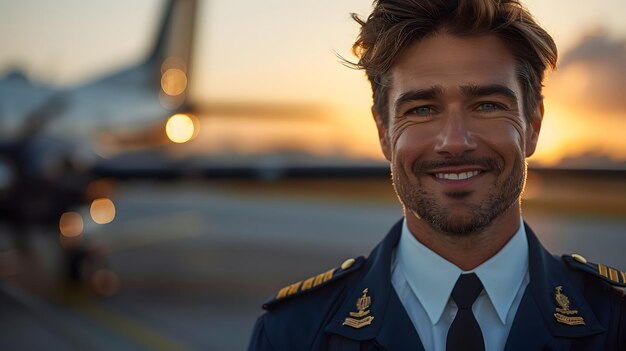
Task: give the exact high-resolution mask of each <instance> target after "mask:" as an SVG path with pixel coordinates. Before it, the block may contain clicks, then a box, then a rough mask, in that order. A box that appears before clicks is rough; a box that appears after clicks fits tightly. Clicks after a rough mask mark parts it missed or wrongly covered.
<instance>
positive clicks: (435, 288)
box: [395, 219, 528, 324]
mask: <svg viewBox="0 0 626 351" xmlns="http://www.w3.org/2000/svg"><path fill="white" fill-rule="evenodd" d="M395 263H396V264H397V265H400V266H401V268H402V270H403V271H404V272H405V275H406V280H407V284H408V285H409V287H410V288H411V290H412V291H413V293H415V295H416V296H417V298H418V299H419V301H420V302H421V303H422V305H423V306H424V310H425V311H426V313H427V314H428V317H429V318H430V320H431V322H432V323H433V324H436V323H437V322H438V321H439V319H440V318H441V316H442V314H443V311H444V309H445V307H446V304H447V303H448V300H449V298H450V294H451V293H452V289H453V288H454V284H456V281H457V279H458V278H459V275H461V273H464V272H463V271H462V270H461V269H460V268H459V267H457V266H456V265H454V264H453V263H451V262H449V261H447V260H446V259H444V258H443V257H441V256H439V255H438V254H436V253H435V252H433V251H432V250H430V249H429V248H428V247H426V246H424V245H423V244H422V243H420V242H419V241H418V240H417V239H415V237H414V236H413V235H412V234H411V232H410V231H409V228H408V227H407V224H406V220H404V223H403V225H402V234H401V236H400V241H399V242H398V246H397V248H396V262H395ZM527 271H528V243H527V240H526V231H525V229H524V225H523V222H522V221H521V219H520V226H519V229H518V230H517V232H516V233H515V234H514V235H513V237H512V238H511V240H509V242H508V243H507V244H506V245H505V246H504V247H503V248H502V249H501V250H500V251H499V252H498V253H497V254H496V255H494V256H493V257H491V258H490V259H489V260H487V261H485V262H484V263H482V264H481V265H480V266H478V267H476V269H474V270H473V272H475V273H476V275H477V276H478V277H479V278H480V280H481V282H482V283H483V286H484V287H485V291H486V292H487V295H488V296H489V299H490V301H491V303H492V304H493V306H494V308H495V310H496V312H497V313H498V317H499V318H500V321H501V322H502V323H503V324H504V323H505V322H506V316H507V314H508V311H509V309H510V308H511V305H512V303H513V300H514V298H515V296H516V293H517V290H518V289H519V288H520V285H521V284H522V282H523V280H524V276H525V275H526V272H527ZM425 301H427V302H428V303H424V302H425Z"/></svg>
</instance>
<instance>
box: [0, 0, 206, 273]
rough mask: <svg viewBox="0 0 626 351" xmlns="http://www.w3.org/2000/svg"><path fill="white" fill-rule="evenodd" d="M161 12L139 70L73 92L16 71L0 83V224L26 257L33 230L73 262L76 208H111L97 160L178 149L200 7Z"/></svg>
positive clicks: (170, 4)
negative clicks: (45, 233)
mask: <svg viewBox="0 0 626 351" xmlns="http://www.w3.org/2000/svg"><path fill="white" fill-rule="evenodd" d="M165 5H166V6H165V9H164V11H163V16H162V19H161V23H160V27H159V31H158V33H157V36H156V39H155V42H154V46H153V48H152V50H151V51H150V52H149V54H148V55H147V56H146V57H145V58H144V59H143V61H142V62H140V63H138V64H135V65H132V66H131V67H127V68H125V69H122V70H121V71H119V72H116V73H113V74H108V75H106V76H104V77H101V78H99V79H95V80H93V81H90V82H87V83H84V84H81V85H78V86H75V87H70V88H57V87H53V86H45V85H39V84H33V83H32V82H31V81H29V79H28V78H27V77H26V76H25V75H24V74H22V73H21V72H17V71H13V72H9V73H7V74H6V75H5V76H4V77H2V78H0V223H3V224H4V225H5V226H4V227H2V228H4V231H7V232H9V233H10V234H11V235H12V236H13V240H14V242H15V245H16V247H17V248H18V249H20V250H22V251H27V250H28V247H29V233H31V232H32V231H33V230H36V229H37V228H40V227H44V228H47V229H49V228H53V229H54V231H55V232H59V231H60V232H61V236H60V237H61V243H62V244H63V245H64V246H65V247H66V249H67V250H68V252H71V253H72V255H74V253H75V252H78V251H81V250H83V251H84V248H83V249H81V248H82V247H83V245H82V244H80V241H79V239H80V237H81V234H82V230H83V226H84V223H83V218H82V217H81V216H82V215H81V214H80V213H79V212H78V211H77V210H78V209H79V208H80V207H81V206H84V205H85V204H91V215H92V217H93V216H94V205H98V204H99V205H98V206H100V207H102V205H103V204H104V205H108V208H104V209H102V208H100V210H98V209H96V210H95V212H98V211H99V212H100V216H101V217H102V216H104V217H111V211H114V204H112V202H111V200H110V197H111V183H110V182H109V181H107V180H106V179H103V178H105V175H104V174H102V172H98V170H99V169H102V167H101V165H102V164H103V162H105V161H107V160H109V159H110V158H111V157H115V156H119V155H122V154H125V153H129V152H133V151H136V150H141V149H142V148H145V147H147V146H150V147H155V146H157V147H158V146H159V145H167V143H172V141H175V142H180V141H179V140H176V138H180V135H177V134H176V132H177V131H179V130H180V127H179V126H177V125H176V123H179V124H180V123H183V124H184V125H187V126H188V124H189V123H194V119H193V115H192V114H191V113H190V112H191V111H192V106H191V104H190V103H189V101H188V99H187V85H188V75H189V71H190V63H191V62H190V58H191V55H192V46H193V35H194V26H195V17H196V8H197V1H195V0H169V1H167V2H166V3H165ZM172 123H174V124H172ZM185 123H186V124H185ZM170 131H173V132H171V133H170ZM170 134H171V135H170ZM179 134H180V133H179ZM191 137H193V135H190V136H189V138H191ZM96 201H99V202H96ZM96 207H97V206H96ZM105 207H106V206H105ZM103 211H104V214H103V213H102V212H103ZM110 220H111V218H101V219H99V220H98V219H97V218H94V221H95V222H96V223H98V222H100V223H106V222H107V221H110ZM2 228H0V230H2ZM81 255H82V254H81ZM81 255H78V256H81ZM74 256H76V255H74ZM78 256H76V257H78ZM83 256H84V255H83ZM71 265H73V266H74V268H72V269H70V270H72V272H68V275H69V276H71V277H70V278H78V277H77V274H78V273H77V269H78V268H76V267H77V265H80V262H78V263H77V262H74V263H72V264H71Z"/></svg>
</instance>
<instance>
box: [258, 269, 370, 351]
mask: <svg viewBox="0 0 626 351" xmlns="http://www.w3.org/2000/svg"><path fill="white" fill-rule="evenodd" d="M364 261H365V258H364V257H356V258H351V259H348V260H346V261H345V262H344V263H343V264H341V265H340V266H338V267H336V268H333V269H330V270H327V271H325V272H322V273H320V274H317V275H314V276H312V277H309V278H307V279H302V280H300V281H298V282H295V283H293V284H290V285H287V286H286V287H284V288H282V289H280V290H278V292H276V293H275V294H274V295H272V296H271V297H270V298H269V299H268V300H267V301H266V302H265V303H264V304H263V308H264V309H265V310H266V312H265V313H264V314H263V315H262V316H260V317H259V319H258V320H257V324H256V325H255V328H254V331H253V337H252V339H251V341H250V345H249V348H248V350H255V351H256V350H300V349H306V350H309V349H311V347H312V345H317V346H319V347H318V348H319V349H324V348H325V346H324V345H325V341H324V340H322V339H323V337H321V335H322V333H323V328H322V326H323V325H325V324H326V323H327V322H328V319H329V318H330V317H331V316H332V315H333V314H334V312H335V311H336V309H337V308H338V306H341V304H342V302H343V299H344V295H345V291H346V287H348V286H350V284H351V282H353V281H354V280H355V279H356V278H357V277H358V274H356V273H357V272H359V271H360V270H361V268H362V267H363V263H364Z"/></svg>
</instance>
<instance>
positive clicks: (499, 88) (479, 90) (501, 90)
mask: <svg viewBox="0 0 626 351" xmlns="http://www.w3.org/2000/svg"><path fill="white" fill-rule="evenodd" d="M460 88H461V93H462V94H463V95H465V96H469V97H481V96H489V95H502V96H504V97H506V98H508V99H510V100H512V101H513V102H517V95H516V94H515V92H514V91H513V90H511V89H510V88H508V87H506V86H504V85H500V84H490V85H474V84H470V85H463V86H461V87H460Z"/></svg>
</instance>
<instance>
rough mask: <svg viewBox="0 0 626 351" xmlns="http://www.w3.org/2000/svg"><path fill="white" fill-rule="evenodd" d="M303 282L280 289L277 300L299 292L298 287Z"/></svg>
mask: <svg viewBox="0 0 626 351" xmlns="http://www.w3.org/2000/svg"><path fill="white" fill-rule="evenodd" d="M301 284H302V280H301V281H299V282H297V283H294V284H291V285H289V286H286V287H284V288H282V289H280V291H278V294H276V300H279V299H282V298H285V297H287V296H291V295H293V294H295V293H297V292H298V288H300V285H301Z"/></svg>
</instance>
